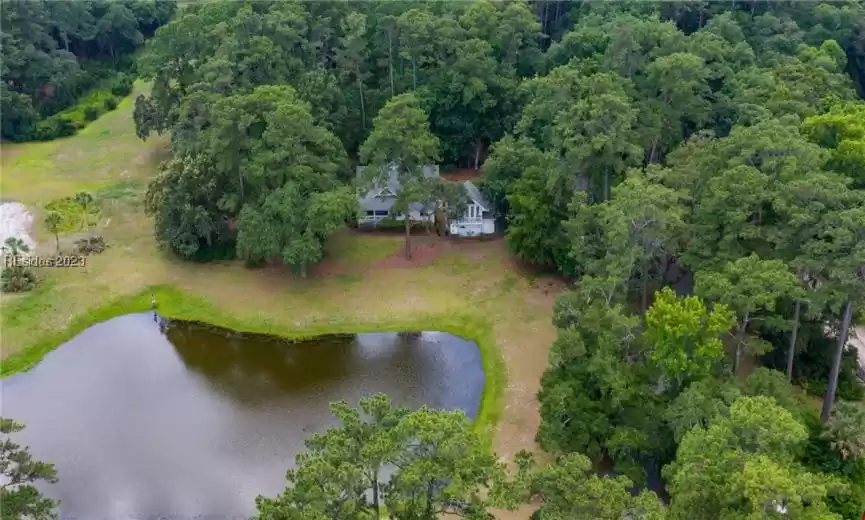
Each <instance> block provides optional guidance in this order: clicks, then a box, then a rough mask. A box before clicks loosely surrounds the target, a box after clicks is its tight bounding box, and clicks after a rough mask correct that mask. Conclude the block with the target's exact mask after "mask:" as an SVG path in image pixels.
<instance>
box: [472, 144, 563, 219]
mask: <svg viewBox="0 0 865 520" xmlns="http://www.w3.org/2000/svg"><path fill="white" fill-rule="evenodd" d="M546 160H547V158H545V156H544V153H543V152H541V151H540V150H539V149H538V148H537V147H536V146H535V145H534V144H533V143H532V142H531V141H530V140H528V139H526V138H516V137H514V136H512V135H507V136H505V137H504V138H503V139H501V140H500V141H498V142H496V143H495V144H493V146H492V149H491V151H490V155H489V156H488V157H487V160H486V162H484V167H483V173H484V181H483V188H484V191H485V192H486V194H487V195H489V200H490V203H491V204H492V205H493V206H495V208H496V211H497V212H498V213H499V214H501V215H508V214H509V213H510V211H509V209H510V208H509V206H508V199H507V195H508V194H509V193H510V190H511V188H512V187H513V184H514V182H516V181H517V180H518V179H519V178H520V177H521V176H522V174H523V172H524V171H526V169H528V167H529V166H538V165H542V164H550V162H549V161H548V162H546V163H545V161H546Z"/></svg>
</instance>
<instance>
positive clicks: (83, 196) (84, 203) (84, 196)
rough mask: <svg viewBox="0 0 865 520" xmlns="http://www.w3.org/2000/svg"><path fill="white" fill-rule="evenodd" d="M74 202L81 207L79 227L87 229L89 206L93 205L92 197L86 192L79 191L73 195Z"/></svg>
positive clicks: (88, 225) (88, 224)
mask: <svg viewBox="0 0 865 520" xmlns="http://www.w3.org/2000/svg"><path fill="white" fill-rule="evenodd" d="M74 200H75V203H76V204H78V205H79V206H81V216H82V217H83V218H82V220H81V227H82V228H83V229H87V228H89V227H90V222H89V220H88V215H89V213H90V205H91V204H92V203H93V195H91V194H89V193H87V192H86V191H79V192H78V193H76V194H75V199H74Z"/></svg>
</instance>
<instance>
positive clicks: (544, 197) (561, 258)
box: [507, 156, 569, 273]
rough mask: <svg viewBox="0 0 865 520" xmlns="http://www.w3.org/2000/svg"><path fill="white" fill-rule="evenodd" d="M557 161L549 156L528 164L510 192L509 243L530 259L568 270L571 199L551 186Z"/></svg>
mask: <svg viewBox="0 0 865 520" xmlns="http://www.w3.org/2000/svg"><path fill="white" fill-rule="evenodd" d="M554 165H555V162H554V161H553V160H552V158H550V157H549V156H547V157H546V158H545V159H544V162H543V163H541V164H539V165H531V166H528V167H527V168H526V169H525V170H524V171H523V174H522V176H521V177H520V178H519V179H518V180H517V181H515V182H514V183H513V184H512V186H511V188H510V191H509V193H508V195H507V201H508V205H509V206H510V215H508V229H507V237H508V245H509V246H510V247H511V248H512V249H513V251H514V253H516V255H517V256H518V257H519V258H520V259H522V260H524V261H527V262H531V263H534V264H538V265H546V266H552V267H557V268H558V269H559V270H560V271H563V272H566V273H567V272H569V267H568V262H567V242H566V240H567V234H566V230H565V228H564V226H563V223H564V222H565V221H566V220H567V215H568V214H567V205H568V202H569V201H568V200H567V199H565V198H564V197H563V194H562V193H561V192H559V193H556V191H555V190H554V189H551V187H550V184H551V182H550V180H551V177H552V176H554V175H555V174H554V173H552V171H551V169H552V168H555V166H554Z"/></svg>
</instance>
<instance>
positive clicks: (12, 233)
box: [0, 202, 36, 250]
mask: <svg viewBox="0 0 865 520" xmlns="http://www.w3.org/2000/svg"><path fill="white" fill-rule="evenodd" d="M32 225H33V215H31V214H30V212H29V211H27V206H25V205H24V204H21V203H19V202H4V203H2V204H0V245H2V244H3V243H4V242H6V239H7V238H9V237H18V238H20V239H21V240H23V241H24V243H25V244H27V245H28V246H29V247H30V249H31V250H33V249H34V248H35V247H36V243H35V242H33V239H32V238H31V237H30V229H31V226H32Z"/></svg>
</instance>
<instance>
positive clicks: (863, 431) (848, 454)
mask: <svg viewBox="0 0 865 520" xmlns="http://www.w3.org/2000/svg"><path fill="white" fill-rule="evenodd" d="M823 438H824V439H826V440H828V441H829V443H830V445H831V446H832V448H834V449H835V450H837V451H838V453H840V454H841V458H843V459H857V458H863V457H865V406H863V405H862V403H855V402H849V401H841V402H839V403H837V404H836V405H835V407H834V408H833V409H832V412H830V414H829V420H828V421H827V422H826V424H825V425H824V431H823Z"/></svg>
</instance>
